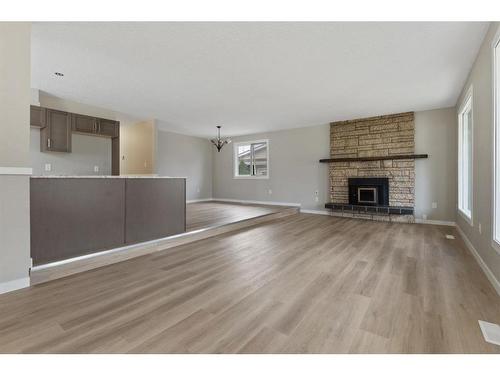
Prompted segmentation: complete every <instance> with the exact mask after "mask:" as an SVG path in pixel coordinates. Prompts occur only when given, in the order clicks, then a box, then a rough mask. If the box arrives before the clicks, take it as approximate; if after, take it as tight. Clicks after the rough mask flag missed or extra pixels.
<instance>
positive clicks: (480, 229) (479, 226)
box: [477, 223, 483, 234]
mask: <svg viewBox="0 0 500 375" xmlns="http://www.w3.org/2000/svg"><path fill="white" fill-rule="evenodd" d="M477 230H478V231H479V234H482V232H483V227H482V226H481V223H479V225H478V226H477Z"/></svg>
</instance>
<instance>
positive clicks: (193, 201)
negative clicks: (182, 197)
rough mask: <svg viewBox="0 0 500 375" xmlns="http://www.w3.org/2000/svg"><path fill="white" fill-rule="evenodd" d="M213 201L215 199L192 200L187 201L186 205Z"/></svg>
mask: <svg viewBox="0 0 500 375" xmlns="http://www.w3.org/2000/svg"><path fill="white" fill-rule="evenodd" d="M213 200H214V199H213V198H202V199H191V200H188V201H186V203H197V202H210V201H213Z"/></svg>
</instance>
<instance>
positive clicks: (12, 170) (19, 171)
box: [0, 167, 33, 176]
mask: <svg viewBox="0 0 500 375" xmlns="http://www.w3.org/2000/svg"><path fill="white" fill-rule="evenodd" d="M32 174H33V168H23V167H0V175H10V176H13V175H22V176H30V175H32Z"/></svg>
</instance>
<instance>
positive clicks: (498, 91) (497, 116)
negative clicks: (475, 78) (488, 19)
mask: <svg viewBox="0 0 500 375" xmlns="http://www.w3.org/2000/svg"><path fill="white" fill-rule="evenodd" d="M491 47H492V78H493V84H492V88H493V92H492V100H493V103H492V108H493V114H492V115H493V137H492V138H493V147H492V152H493V162H492V166H493V171H492V172H493V174H492V176H493V179H492V180H493V181H492V182H493V184H492V202H493V215H492V228H491V229H492V230H491V244H492V247H493V248H494V249H495V250H496V252H497V253H498V254H500V233H496V232H497V221H498V220H500V207H497V204H498V203H497V202H498V201H499V200H500V191H498V190H497V186H498V188H500V186H499V185H500V165H499V164H500V105H499V104H498V100H500V85H499V83H500V82H499V80H500V77H498V76H497V70H498V69H500V60H497V58H496V49H497V48H498V49H499V53H500V29H499V30H498V31H497V33H496V35H495V37H494V38H493V41H492V44H491ZM497 65H498V68H497ZM497 191H498V193H497ZM499 232H500V231H499Z"/></svg>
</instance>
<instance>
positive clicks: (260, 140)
mask: <svg viewBox="0 0 500 375" xmlns="http://www.w3.org/2000/svg"><path fill="white" fill-rule="evenodd" d="M252 143H266V145H267V147H266V151H267V156H266V160H267V174H266V175H265V176H240V175H237V174H236V168H237V164H236V158H237V155H238V153H237V151H236V149H237V148H238V146H240V145H251V144H252ZM269 143H270V142H269V139H258V140H256V141H241V142H236V143H233V179H234V180H269V176H270V174H271V168H270V162H269Z"/></svg>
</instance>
